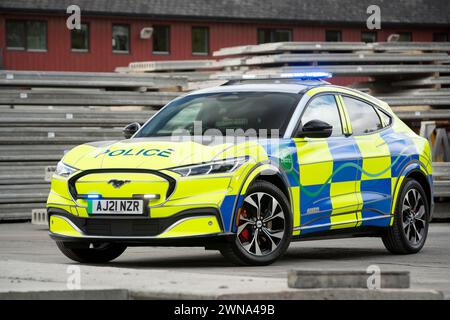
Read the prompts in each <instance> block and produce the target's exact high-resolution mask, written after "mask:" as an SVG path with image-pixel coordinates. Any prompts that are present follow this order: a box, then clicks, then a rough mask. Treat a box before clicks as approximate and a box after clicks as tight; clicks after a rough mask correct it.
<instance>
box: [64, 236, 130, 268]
mask: <svg viewBox="0 0 450 320" xmlns="http://www.w3.org/2000/svg"><path fill="white" fill-rule="evenodd" d="M56 245H57V246H58V248H59V250H61V252H62V253H63V254H64V255H65V256H66V257H67V258H69V259H72V260H74V261H77V262H81V263H105V262H109V261H111V260H114V259H116V258H117V257H119V256H120V255H121V254H122V253H123V252H124V251H125V250H126V248H127V247H126V246H124V245H120V244H114V243H102V244H94V245H93V246H92V247H89V244H86V245H84V244H78V245H74V244H73V243H67V242H64V241H56Z"/></svg>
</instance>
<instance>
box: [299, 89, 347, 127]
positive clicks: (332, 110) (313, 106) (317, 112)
mask: <svg viewBox="0 0 450 320" xmlns="http://www.w3.org/2000/svg"><path fill="white" fill-rule="evenodd" d="M311 120H322V121H325V122H326V123H328V124H330V125H332V126H333V132H332V134H331V135H332V136H340V135H342V125H341V118H340V117H339V111H338V107H337V104H336V99H335V98H334V95H331V94H327V95H321V96H318V97H317V98H314V99H313V100H312V101H311V102H310V103H309V104H308V106H307V107H306V110H305V113H304V114H303V117H302V125H304V124H306V123H308V122H309V121H311Z"/></svg>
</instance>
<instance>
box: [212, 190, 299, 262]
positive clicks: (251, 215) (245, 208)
mask: <svg viewBox="0 0 450 320" xmlns="http://www.w3.org/2000/svg"><path fill="white" fill-rule="evenodd" d="M238 215H239V216H238V218H237V232H236V236H235V238H234V241H232V242H231V243H228V244H226V246H225V247H223V248H222V249H221V250H220V252H221V253H222V255H223V256H224V257H226V258H228V259H229V260H230V261H232V262H233V263H235V264H238V265H268V264H271V263H273V262H274V261H275V260H277V259H279V258H280V257H281V256H282V255H283V254H284V252H285V251H286V249H287V248H288V246H289V243H290V241H291V237H292V214H291V210H290V206H289V201H288V200H287V198H286V196H285V195H284V193H283V192H282V191H281V190H280V189H279V188H277V187H276V186H275V185H273V184H272V183H269V182H266V181H258V182H256V183H254V184H253V185H252V186H251V187H250V188H249V189H248V191H247V194H246V195H245V198H244V201H243V204H242V206H241V208H239V211H238Z"/></svg>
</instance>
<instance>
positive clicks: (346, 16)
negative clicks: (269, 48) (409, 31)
mask: <svg viewBox="0 0 450 320" xmlns="http://www.w3.org/2000/svg"><path fill="white" fill-rule="evenodd" d="M70 4H77V5H79V6H80V8H81V10H82V12H84V13H89V14H102V15H136V16H149V17H161V18H164V17H166V18H168V17H170V18H179V19H185V18H198V19H220V20H245V21H249V20H253V21H256V20H259V21H279V22H283V21H284V22H293V21H297V22H315V23H318V22H319V23H335V22H336V23H337V22H339V23H365V21H366V19H367V17H368V14H367V13H366V10H367V7H368V6H369V5H372V4H375V5H379V6H380V8H381V19H382V24H383V23H385V24H415V25H446V26H449V25H450V6H449V5H448V1H447V0H0V10H3V11H5V10H21V11H22V10H25V11H34V12H39V11H52V12H61V13H64V12H65V10H66V8H67V6H69V5H70Z"/></svg>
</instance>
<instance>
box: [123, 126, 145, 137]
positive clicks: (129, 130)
mask: <svg viewBox="0 0 450 320" xmlns="http://www.w3.org/2000/svg"><path fill="white" fill-rule="evenodd" d="M140 128H141V125H140V124H139V123H137V122H133V123H130V124H129V125H127V126H126V127H125V128H123V130H122V132H123V135H124V136H125V139H130V138H131V137H132V136H133V135H134V134H135V133H136V132H138V130H139V129H140Z"/></svg>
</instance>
